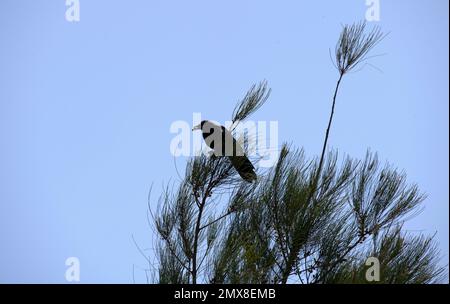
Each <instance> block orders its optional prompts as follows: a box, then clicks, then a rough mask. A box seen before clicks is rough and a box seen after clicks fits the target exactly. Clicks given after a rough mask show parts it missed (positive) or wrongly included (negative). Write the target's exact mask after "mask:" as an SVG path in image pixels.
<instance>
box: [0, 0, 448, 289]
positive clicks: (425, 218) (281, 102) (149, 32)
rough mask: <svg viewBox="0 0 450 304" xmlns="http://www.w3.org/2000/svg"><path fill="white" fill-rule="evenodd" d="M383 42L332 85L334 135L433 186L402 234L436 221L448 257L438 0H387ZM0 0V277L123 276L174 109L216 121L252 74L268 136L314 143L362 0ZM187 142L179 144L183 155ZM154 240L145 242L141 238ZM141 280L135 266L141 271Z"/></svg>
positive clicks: (144, 229)
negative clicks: (70, 267)
mask: <svg viewBox="0 0 450 304" xmlns="http://www.w3.org/2000/svg"><path fill="white" fill-rule="evenodd" d="M380 4H381V6H380V8H381V11H380V21H379V22H375V23H376V24H378V25H380V26H381V27H382V29H383V30H384V31H386V32H390V34H389V36H388V37H387V38H386V39H385V40H384V41H383V42H382V43H381V44H380V45H379V46H378V47H377V48H376V49H375V51H374V53H373V54H376V55H381V56H378V57H375V58H372V59H371V60H370V61H369V62H370V63H371V64H372V65H373V66H375V68H373V67H370V66H366V67H365V68H364V69H362V70H361V71H359V72H357V73H354V74H350V75H348V77H346V78H345V79H344V82H343V85H342V87H341V91H340V95H339V99H338V104H337V109H336V116H335V120H334V125H333V128H332V131H331V139H330V141H329V145H330V147H333V148H335V149H338V150H339V151H340V153H342V154H344V153H346V154H349V155H351V156H354V157H363V156H364V154H365V151H366V149H368V148H370V149H371V150H372V151H377V152H378V154H379V157H380V159H381V160H382V161H383V162H384V161H389V162H390V163H392V164H393V165H395V166H396V167H397V168H399V169H400V170H404V171H405V172H406V173H407V175H408V180H409V181H410V182H416V183H418V185H419V187H420V189H421V190H422V191H424V192H426V193H427V194H428V198H427V199H426V201H425V203H424V205H423V206H424V211H423V212H422V213H421V214H420V215H419V216H417V217H416V218H414V219H413V220H411V221H410V222H408V225H407V226H406V229H408V230H410V231H411V232H412V233H418V232H421V233H425V234H427V235H432V234H434V233H436V239H437V240H438V241H439V242H440V248H441V250H442V253H443V264H447V263H448V262H447V261H448V238H449V235H448V231H449V216H448V214H449V186H448V183H449V171H448V167H449V162H448V159H449V142H448V135H449V134H448V130H449V129H448V126H449V117H448V110H449V109H448V107H449V90H448V88H449V87H448V81H449V73H448V64H449V62H448V54H449V49H448V35H449V33H448V21H449V17H448V5H449V2H448V1H447V0H407V1H406V0H403V1H400V0H396V1H387V0H381V1H380ZM80 5H81V6H80V21H79V22H73V23H70V22H68V21H66V19H65V12H66V6H65V0H28V1H27V0H2V1H0V41H1V47H0V148H1V149H0V246H1V247H0V248H1V250H0V282H2V283H4V282H18V283H22V282H26V283H30V282H39V283H46V282H53V283H64V282H66V281H65V271H66V266H65V260H66V258H68V257H71V256H75V257H78V258H79V260H80V264H81V265H80V266H81V282H84V283H93V282H102V283H109V282H115V283H132V282H133V274H132V273H133V271H132V269H133V265H136V266H137V267H139V266H145V265H146V263H145V260H144V259H143V257H142V256H141V255H140V254H139V252H138V251H137V249H136V247H135V246H134V244H133V241H132V235H134V237H135V239H136V241H137V242H138V243H139V244H140V245H141V246H142V247H143V248H144V249H145V248H150V247H151V246H152V232H151V229H150V228H149V226H148V224H147V218H146V211H147V195H148V191H149V188H150V186H151V185H152V184H153V197H152V198H153V200H152V202H153V203H156V199H157V196H158V195H159V192H160V190H161V188H162V185H163V183H167V182H170V181H175V180H176V177H177V174H176V169H175V166H174V158H173V156H172V155H171V154H170V151H169V144H170V141H171V139H172V138H173V137H174V134H171V133H170V132H169V127H170V125H171V123H172V122H173V121H176V120H186V121H188V122H190V121H191V120H192V113H193V112H201V113H202V116H203V117H205V118H210V119H214V120H217V121H219V122H223V121H226V120H229V119H230V118H231V111H232V109H233V107H234V105H235V103H236V102H237V100H238V99H239V98H240V97H242V95H243V94H244V93H245V92H246V90H247V89H248V88H249V87H250V85H251V84H253V83H255V82H258V81H260V80H263V79H267V80H268V81H269V85H270V86H271V87H272V89H273V92H272V95H271V97H270V100H269V101H268V103H267V104H266V105H264V107H263V108H262V109H261V110H260V111H259V112H258V113H257V114H256V115H254V116H253V117H252V118H253V119H255V120H267V121H269V120H277V121H278V122H279V141H280V143H281V142H283V141H287V142H291V143H293V144H294V145H296V146H299V147H303V148H304V149H305V152H306V154H307V155H309V156H315V155H317V154H318V153H320V149H321V143H322V140H323V133H324V129H325V126H326V122H327V118H328V114H329V106H330V99H331V96H332V93H333V88H334V84H335V81H336V79H337V76H338V75H337V72H336V70H335V69H334V67H333V65H332V63H331V61H330V56H329V49H330V48H331V49H334V45H335V42H336V40H337V37H338V35H339V32H340V30H341V25H342V24H344V23H352V22H355V21H359V20H362V19H364V17H365V12H366V9H367V7H366V4H365V1H364V0H352V1H350V0H348V1H335V0H329V1H325V0H322V1H297V0H295V1H294V0H292V1H287V0H286V1H265V0H246V1H242V0H226V1H224V0H220V1H211V0H201V1H200V0H190V1H184V0H183V1H181V0H179V1H174V0H151V1H149V0H129V1H112V0H111V1H108V0H96V1H92V0H89V1H87V0H80ZM184 163H185V159H182V158H181V159H177V166H178V168H179V169H182V168H183V167H184ZM150 251H151V250H148V251H147V252H150ZM135 278H136V280H137V281H138V282H144V281H145V279H144V276H143V275H142V272H141V271H139V270H138V269H137V270H136V277H135Z"/></svg>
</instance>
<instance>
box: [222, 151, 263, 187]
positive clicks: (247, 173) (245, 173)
mask: <svg viewBox="0 0 450 304" xmlns="http://www.w3.org/2000/svg"><path fill="white" fill-rule="evenodd" d="M228 158H229V159H230V161H231V164H232V165H233V167H234V168H235V169H236V171H237V172H238V173H239V175H240V176H241V177H242V178H243V179H244V180H245V181H247V182H250V183H251V182H252V181H254V180H256V173H255V167H253V164H252V163H251V161H250V160H249V159H248V157H247V156H245V155H244V156H229V157H228Z"/></svg>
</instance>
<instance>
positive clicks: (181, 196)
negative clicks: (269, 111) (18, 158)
mask: <svg viewBox="0 0 450 304" xmlns="http://www.w3.org/2000/svg"><path fill="white" fill-rule="evenodd" d="M384 37H385V35H384V34H383V33H382V32H381V31H380V30H379V28H377V27H375V28H374V29H372V30H370V31H367V30H366V24H365V23H357V24H354V25H350V26H344V27H343V30H342V32H341V35H340V37H339V40H338V42H337V44H336V49H335V65H336V68H337V70H338V76H339V77H338V80H337V83H336V87H335V91H334V95H333V98H332V105H331V113H330V116H329V121H328V125H327V128H326V133H325V138H324V142H323V148H322V153H321V155H320V156H319V157H316V158H312V159H308V158H307V157H306V156H305V154H304V152H303V150H302V149H298V148H295V147H291V146H290V145H287V144H284V145H283V146H282V148H281V151H280V154H279V158H278V161H277V163H276V164H275V165H274V166H273V167H272V168H270V169H268V170H266V171H265V172H258V180H257V181H256V182H254V183H247V182H245V181H242V180H241V179H240V178H239V176H238V175H237V174H236V171H235V170H233V167H232V165H231V164H230V162H229V160H228V159H227V158H226V157H207V156H205V155H200V156H197V157H194V158H192V159H190V160H189V162H188V164H187V166H186V170H185V176H184V179H183V180H182V181H181V182H180V183H179V185H177V186H176V188H175V189H171V188H167V189H166V191H165V192H164V193H163V194H162V195H161V197H160V200H159V207H158V210H157V211H156V213H152V215H153V220H154V224H155V228H156V233H157V235H158V237H159V238H158V239H159V240H158V242H157V254H158V270H157V273H156V276H155V277H156V282H158V283H193V284H196V283H281V284H285V283H294V282H299V283H369V282H372V283H377V282H379V283H435V282H440V281H441V280H442V275H443V274H444V269H443V268H442V267H440V266H439V251H438V249H437V245H436V243H435V241H434V240H433V238H432V237H426V236H414V235H410V234H408V233H405V232H403V231H402V225H403V223H404V221H405V220H407V219H408V218H410V217H411V216H414V215H416V214H417V213H418V211H420V204H421V202H422V201H423V200H424V199H425V195H424V194H423V193H421V192H420V191H419V189H418V187H417V185H415V184H408V183H407V182H406V176H405V174H403V173H401V172H398V171H397V170H395V169H394V168H393V167H392V166H390V165H384V166H381V165H380V162H379V160H378V157H377V154H376V153H371V152H367V154H366V156H365V158H364V159H362V160H358V159H353V158H350V157H346V158H345V159H344V160H343V161H339V158H338V153H337V152H335V151H328V147H327V143H328V138H329V136H330V130H331V126H332V121H333V116H334V109H335V106H336V101H337V96H338V91H339V87H340V84H341V82H342V80H343V79H344V76H345V75H346V74H347V73H348V72H349V71H351V70H354V69H355V68H357V67H358V66H359V65H360V64H361V63H362V62H364V61H365V60H366V59H367V58H368V57H367V54H368V53H369V51H370V50H371V49H373V47H375V46H376V45H377V44H378V43H379V42H380V41H381V40H382V39H383V38H384ZM269 93H270V89H268V87H267V83H266V82H262V83H259V84H257V85H254V86H253V87H252V88H251V89H250V90H249V91H248V92H247V94H246V95H245V97H244V98H243V99H242V101H241V102H240V103H238V105H237V106H236V108H235V109H234V111H233V115H232V118H233V122H237V121H243V120H245V119H246V118H248V116H249V115H251V114H252V113H254V112H255V111H256V110H257V109H259V108H260V107H261V106H262V105H263V104H264V102H265V101H266V100H267V99H268V96H269ZM221 207H223V208H221ZM221 209H223V210H221ZM218 210H219V211H218ZM369 258H376V261H377V262H378V263H379V270H380V271H379V272H380V273H379V276H378V277H377V278H376V279H375V280H370V279H368V277H367V273H368V268H369V266H368V265H366V262H367V261H369V260H370V259H369ZM368 259H369V260H368ZM375 277H376V276H375Z"/></svg>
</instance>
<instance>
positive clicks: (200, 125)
mask: <svg viewBox="0 0 450 304" xmlns="http://www.w3.org/2000/svg"><path fill="white" fill-rule="evenodd" d="M205 122H206V120H202V121H201V122H200V123H199V124H198V125H196V126H194V127H193V128H192V131H195V130H202V128H203V125H204V124H205Z"/></svg>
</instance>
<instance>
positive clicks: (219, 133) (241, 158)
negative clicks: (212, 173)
mask: <svg viewBox="0 0 450 304" xmlns="http://www.w3.org/2000/svg"><path fill="white" fill-rule="evenodd" d="M194 130H201V131H202V136H203V139H204V140H205V142H206V144H207V145H208V146H209V147H210V148H211V149H213V151H214V155H215V156H227V157H228V159H229V160H230V162H231V164H232V165H233V167H234V168H235V169H236V171H237V172H238V173H239V175H240V176H241V177H242V178H243V179H244V180H245V181H247V182H250V183H251V182H253V181H255V180H256V173H255V167H253V164H252V163H251V162H250V160H249V159H248V157H247V156H246V155H245V153H244V150H243V149H242V147H241V145H240V144H239V143H238V142H237V141H236V139H234V137H233V135H232V134H231V132H230V131H228V130H227V129H226V128H225V127H224V126H221V125H217V124H215V123H213V122H211V121H209V120H202V122H201V123H200V124H198V125H196V126H195V127H193V128H192V131H194Z"/></svg>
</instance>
